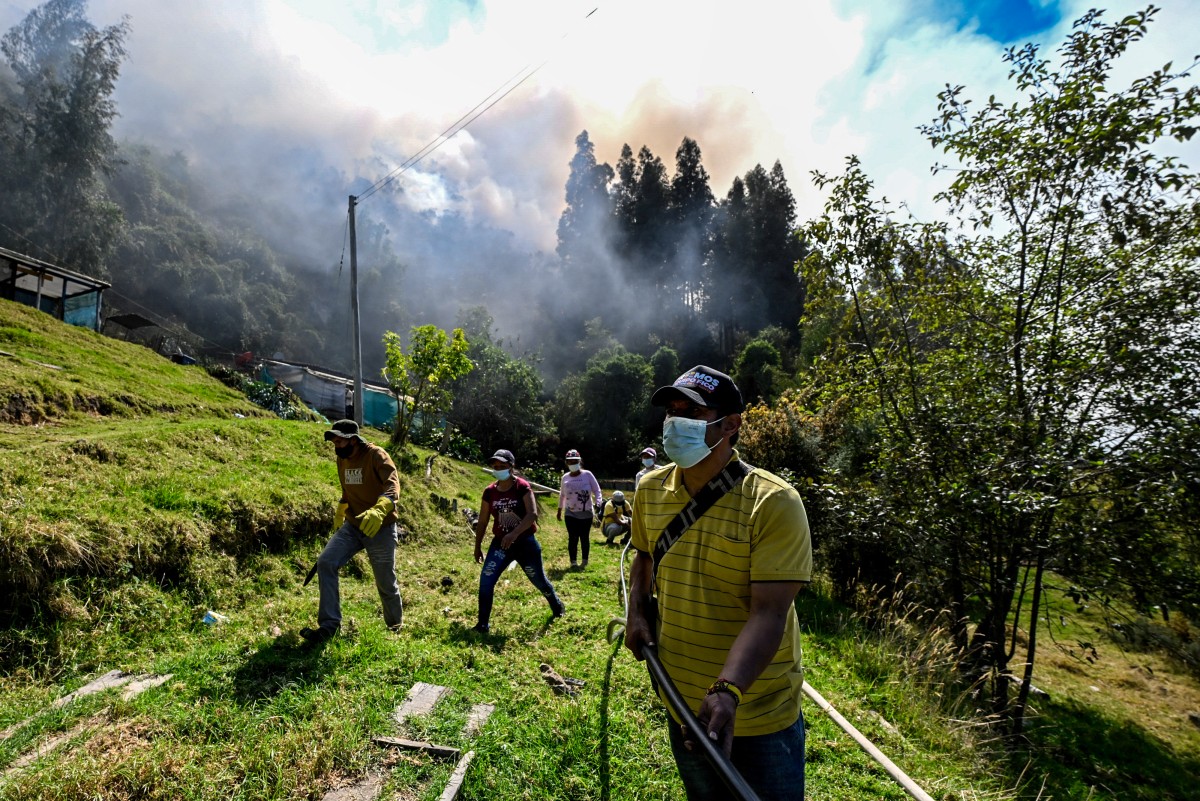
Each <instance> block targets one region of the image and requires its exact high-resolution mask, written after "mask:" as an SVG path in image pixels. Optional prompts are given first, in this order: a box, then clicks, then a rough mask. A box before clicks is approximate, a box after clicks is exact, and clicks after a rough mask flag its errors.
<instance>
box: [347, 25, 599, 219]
mask: <svg viewBox="0 0 1200 801" xmlns="http://www.w3.org/2000/svg"><path fill="white" fill-rule="evenodd" d="M598 9H599V6H597V7H596V8H593V9H592V10H591V11H589V12H588V13H587V15H585V16H584V18H583V19H584V21H587V20H588V19H589V18H590V17H591V16H592V14H595V13H596V11H597V10H598ZM566 37H567V34H566V33H564V34H563V35H562V37H560V38H563V39H565V38H566ZM549 61H550V57H549V56H547V57H546V58H545V59H543V60H542V62H541V63H540V64H538V65H537V66H536V67H532V69H531V68H530V67H531V65H532V63H533V62H530V63H529V64H526V65H525V66H524V67H522V68H521V69H519V70H517V71H516V72H515V73H513V75H512V76H510V77H509V78H508V80H506V81H505V82H504V83H502V84H500V86H498V87H497V88H495V89H494V90H492V92H491V94H489V95H488V96H487V97H485V98H484V99H483V100H481V101H479V102H478V103H476V104H475V106H474V107H473V108H471V110H470V111H468V112H466V113H465V114H463V115H462V116H461V117H459V118H458V119H457V120H455V121H454V122H453V123H451V124H450V126H449V127H448V128H446V130H444V131H442V132H441V133H440V134H438V135H437V136H436V137H434V139H432V140H431V141H430V142H429V143H428V144H426V145H425V147H423V148H421V149H420V150H418V151H417V152H416V153H414V154H413V155H412V156H410V157H409V158H407V159H406V160H405V161H403V162H402V163H401V164H400V165H399V166H397V167H396V168H395V169H393V170H392V171H391V172H389V173H388V174H387V175H385V176H383V177H382V178H380V179H379V180H378V181H376V182H375V183H373V184H371V186H369V187H368V188H367V189H366V190H364V191H363V192H361V193H360V194H359V195H358V196H357V200H358V201H360V202H361V201H363V200H366V199H367V198H369V197H370V196H371V195H373V194H375V193H376V192H378V191H379V190H380V189H383V188H384V187H385V186H387V185H388V184H390V183H391V182H392V181H394V180H396V179H397V178H399V177H400V176H401V175H403V174H404V173H406V172H408V170H409V169H411V168H412V167H415V166H416V165H417V164H419V163H420V162H421V161H422V160H423V159H424V158H425V157H426V156H428V155H430V154H431V153H433V152H434V151H435V150H437V149H438V148H439V147H441V146H442V145H444V144H446V142H448V141H450V139H452V138H453V137H454V136H455V135H456V134H458V133H459V131H462V130H464V129H465V128H466V127H467V126H468V125H470V124H471V123H473V122H474V121H475V120H477V119H479V118H480V117H482V116H483V115H484V114H486V113H487V112H488V110H489V109H491V108H492V107H493V106H495V105H496V104H497V103H499V102H500V101H501V100H503V99H504V98H506V97H508V95H509V94H511V93H512V92H513V91H514V90H515V89H516V88H517V87H518V86H520V85H521V84H523V83H525V81H527V80H529V79H530V78H532V77H533V76H534V75H535V74H537V72H538V70H540V69H541V68H542V67H544V66H545V65H546V63H547V62H549ZM518 76H520V79H519V80H517V79H518ZM514 81H516V82H515V83H514ZM510 84H511V86H510ZM506 86H507V87H508V88H507V89H505V88H504V87H506ZM501 90H503V92H501ZM497 94H499V97H497ZM493 98H495V99H493ZM489 101H491V102H489ZM481 106H482V108H480V107H481Z"/></svg>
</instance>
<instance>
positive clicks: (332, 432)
mask: <svg viewBox="0 0 1200 801" xmlns="http://www.w3.org/2000/svg"><path fill="white" fill-rule="evenodd" d="M334 437H342V438H343V439H356V440H358V441H359V442H366V440H365V439H363V438H362V434H359V433H358V423H356V422H354V421H353V420H338V421H337V422H336V423H334V424H333V425H332V426H330V427H329V430H328V431H326V432H325V441H326V442H331V441H332V440H333V438H334Z"/></svg>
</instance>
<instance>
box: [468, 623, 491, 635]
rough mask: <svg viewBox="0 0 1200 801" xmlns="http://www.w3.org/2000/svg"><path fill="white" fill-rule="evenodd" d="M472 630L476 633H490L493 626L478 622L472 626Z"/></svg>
mask: <svg viewBox="0 0 1200 801" xmlns="http://www.w3.org/2000/svg"><path fill="white" fill-rule="evenodd" d="M471 631H473V632H475V633H476V634H490V633H491V631H492V627H491V626H489V625H487V624H486V623H476V624H475V625H474V626H472V627H471Z"/></svg>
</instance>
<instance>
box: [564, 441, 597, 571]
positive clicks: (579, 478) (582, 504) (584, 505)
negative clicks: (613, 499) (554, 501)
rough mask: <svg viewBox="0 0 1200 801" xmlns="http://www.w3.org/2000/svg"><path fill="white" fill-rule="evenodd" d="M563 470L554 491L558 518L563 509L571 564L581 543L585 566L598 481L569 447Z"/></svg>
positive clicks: (577, 454) (573, 564)
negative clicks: (564, 469)
mask: <svg viewBox="0 0 1200 801" xmlns="http://www.w3.org/2000/svg"><path fill="white" fill-rule="evenodd" d="M566 462H567V472H566V473H563V477H562V481H561V482H560V483H559V492H558V519H559V520H562V519H563V510H564V509H565V510H566V512H567V515H566V516H567V553H568V554H570V556H571V567H573V568H574V567H578V566H579V565H578V563H576V561H575V552H576V550H577V549H578V548H579V546H580V545H581V544H582V550H583V553H582V554H580V555H581V556H582V557H583V566H584V567H587V563H588V551H589V550H590V546H591V536H590V533H591V530H592V519H593V518H594V517H595V516H596V513H595V510H596V509H599V508H600V504H601V502H602V501H603V498H602V497H601V496H600V482H599V481H597V480H596V477H595V476H594V475H592V471H591V470H584V469H583V459H582V458H580V456H579V451H577V450H575V449H574V448H572V449H571V450H569V451H567V455H566Z"/></svg>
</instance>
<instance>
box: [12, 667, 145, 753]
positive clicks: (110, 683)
mask: <svg viewBox="0 0 1200 801" xmlns="http://www.w3.org/2000/svg"><path fill="white" fill-rule="evenodd" d="M133 678H134V677H133V674H131V673H124V672H122V671H120V670H110V671H109V672H107V673H105V674H104V675H103V676H100V677H99V678H95V679H92V680H91V681H89V682H88V683H87V684H85V685H83V686H82V687H80V688H79V689H78V690H76V691H75V692H73V693H67V694H66V695H64V696H62V697H60V698H55V699H54V700H53V701H51V702H50V704H49V706H47V707H45V708H44V709H40V710H38V712H37V713H35V714H34V715H32V716H30V717H28V718H25V720H22V721H18V722H17V723H14V724H12V725H11V726H9V727H8V728H7V729H4V730H3V731H0V742H3V741H5V740H7V739H8V738H9V737H11V736H13V734H15V733H16V732H17V730H18V729H20V728H21V727H23V726H25V725H26V724H28V723H29V721H31V720H33V719H34V718H35V717H37V715H40V714H41V713H42V712H45V711H46V710H47V709H58V708H60V707H64V706H66V705H67V704H69V703H71V702H72V701H74V700H75V699H76V698H83V697H84V696H88V695H93V694H95V693H98V692H103V691H104V690H108V689H110V688H112V687H121V686H122V685H125V684H128V683H129V682H131V681H133Z"/></svg>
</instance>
